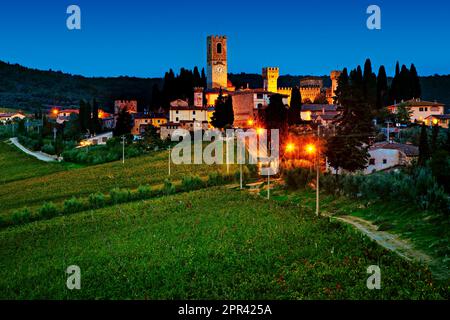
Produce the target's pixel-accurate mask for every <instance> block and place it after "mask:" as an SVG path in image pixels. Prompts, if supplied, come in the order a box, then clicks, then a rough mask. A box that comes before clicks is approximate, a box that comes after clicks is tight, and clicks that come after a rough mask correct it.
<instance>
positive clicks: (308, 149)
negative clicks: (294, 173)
mask: <svg viewBox="0 0 450 320" xmlns="http://www.w3.org/2000/svg"><path fill="white" fill-rule="evenodd" d="M305 150H306V153H308V154H314V153H316V146H315V145H313V144H312V143H309V144H307V145H306V147H305Z"/></svg>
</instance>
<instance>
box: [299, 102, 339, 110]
mask: <svg viewBox="0 0 450 320" xmlns="http://www.w3.org/2000/svg"><path fill="white" fill-rule="evenodd" d="M337 108H338V106H337V105H335V104H303V105H302V111H322V110H325V112H326V111H336V110H337Z"/></svg>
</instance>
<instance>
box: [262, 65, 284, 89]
mask: <svg viewBox="0 0 450 320" xmlns="http://www.w3.org/2000/svg"><path fill="white" fill-rule="evenodd" d="M279 75H280V69H279V68H275V67H266V68H263V69H262V77H263V79H264V90H267V91H270V92H275V93H277V92H278V77H279Z"/></svg>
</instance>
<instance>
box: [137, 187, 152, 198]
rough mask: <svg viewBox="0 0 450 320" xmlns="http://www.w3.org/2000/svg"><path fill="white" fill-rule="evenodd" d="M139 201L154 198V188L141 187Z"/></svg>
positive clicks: (139, 188)
mask: <svg viewBox="0 0 450 320" xmlns="http://www.w3.org/2000/svg"><path fill="white" fill-rule="evenodd" d="M137 192H138V197H139V199H146V198H150V197H151V196H152V188H151V187H150V186H148V185H146V186H139V187H138V189H137Z"/></svg>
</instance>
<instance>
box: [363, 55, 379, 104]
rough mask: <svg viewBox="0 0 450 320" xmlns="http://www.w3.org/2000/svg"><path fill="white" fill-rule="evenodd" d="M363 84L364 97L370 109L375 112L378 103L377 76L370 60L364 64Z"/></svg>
mask: <svg viewBox="0 0 450 320" xmlns="http://www.w3.org/2000/svg"><path fill="white" fill-rule="evenodd" d="M363 83H364V89H363V92H364V97H365V98H366V100H367V103H368V104H369V106H370V109H371V110H375V107H376V103H377V76H376V75H375V73H374V72H373V71H372V63H371V61H370V59H367V60H366V62H365V63H364V74H363Z"/></svg>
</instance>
